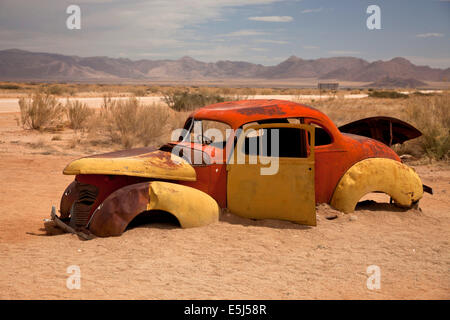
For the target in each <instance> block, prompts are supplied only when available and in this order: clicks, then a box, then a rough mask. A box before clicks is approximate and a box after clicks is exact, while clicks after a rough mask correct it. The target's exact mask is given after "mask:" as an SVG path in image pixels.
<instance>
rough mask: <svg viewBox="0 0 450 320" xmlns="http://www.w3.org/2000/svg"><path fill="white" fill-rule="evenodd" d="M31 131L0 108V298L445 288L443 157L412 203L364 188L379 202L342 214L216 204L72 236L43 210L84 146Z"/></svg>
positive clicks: (447, 231)
mask: <svg viewBox="0 0 450 320" xmlns="http://www.w3.org/2000/svg"><path fill="white" fill-rule="evenodd" d="M34 135H36V134H34ZM31 136H32V133H27V132H25V133H24V132H23V130H22V131H20V130H19V129H18V128H17V126H16V125H15V123H14V115H13V114H2V115H1V116H0V270H1V273H0V274H1V275H0V298H1V299H427V298H430V299H449V298H450V210H449V208H450V168H449V166H448V165H446V164H433V165H420V166H415V168H416V170H417V171H418V173H419V174H420V176H421V177H422V180H423V182H424V183H425V184H428V185H430V186H432V187H433V189H434V191H435V194H434V195H433V196H431V195H429V194H425V195H424V198H423V199H422V200H421V203H420V207H421V210H407V211H403V210H399V209H397V208H395V207H393V206H391V205H389V204H387V203H383V201H384V202H386V201H387V197H385V196H384V195H375V196H373V195H370V196H369V197H366V199H372V200H376V201H377V202H373V201H369V202H363V203H362V204H361V205H359V206H358V208H357V211H356V212H355V213H354V214H351V215H344V214H341V213H337V212H335V211H334V210H332V209H331V208H330V207H328V206H327V205H320V206H319V207H318V210H317V215H318V225H317V227H305V226H300V225H296V224H293V223H290V222H283V221H273V220H265V221H253V220H248V219H243V218H239V217H237V216H234V215H232V214H230V213H223V214H222V215H221V219H220V222H218V223H215V224H212V225H209V226H207V227H202V228H193V229H181V228H178V227H177V226H175V225H171V224H164V223H156V224H146V225H139V226H137V227H135V228H133V229H130V230H128V231H126V232H125V233H124V234H123V235H122V236H121V237H115V238H97V239H94V240H90V241H81V240H80V239H79V238H78V237H77V236H75V235H71V234H58V235H52V236H49V235H47V234H46V232H45V230H44V228H43V222H42V219H43V218H47V217H48V216H49V213H50V208H51V206H52V205H58V203H59V199H60V196H61V193H62V192H63V190H64V188H65V187H66V185H67V184H69V183H70V182H71V181H72V179H73V177H71V176H64V175H62V173H61V172H62V169H63V168H64V166H65V165H66V164H67V163H68V162H69V161H71V160H72V159H74V158H77V157H79V156H80V155H81V153H80V154H77V152H75V151H71V152H72V153H71V154H70V155H67V154H64V153H63V152H59V151H57V150H56V151H54V152H52V153H48V152H45V150H44V151H43V150H41V149H39V148H38V147H36V146H34V147H33V146H32V145H30V143H31V142H22V141H23V140H25V141H26V139H28V140H29V141H31V140H30V139H31ZM43 148H45V147H43ZM84 152H85V153H86V152H87V151H86V150H85V151H84ZM333 214H337V216H338V217H337V218H336V219H334V220H327V219H326V217H327V216H330V215H333ZM71 265H77V266H79V267H80V270H81V288H80V289H79V290H76V289H74V290H69V289H68V288H67V287H66V280H67V278H68V277H69V276H70V274H68V273H67V268H68V267H69V266H71ZM370 265H377V266H379V267H380V270H381V288H380V289H379V290H369V289H368V288H367V286H366V281H367V279H368V274H367V273H366V270H367V267H368V266H370Z"/></svg>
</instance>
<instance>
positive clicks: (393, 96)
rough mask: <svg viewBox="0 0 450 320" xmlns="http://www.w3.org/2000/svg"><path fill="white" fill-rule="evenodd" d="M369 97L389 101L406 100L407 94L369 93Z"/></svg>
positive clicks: (390, 92)
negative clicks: (387, 99)
mask: <svg viewBox="0 0 450 320" xmlns="http://www.w3.org/2000/svg"><path fill="white" fill-rule="evenodd" d="M369 97H372V98H389V99H401V98H405V99H406V98H408V95H407V94H403V93H400V92H397V91H371V92H369Z"/></svg>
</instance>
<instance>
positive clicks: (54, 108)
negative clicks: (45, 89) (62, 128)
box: [19, 91, 63, 130]
mask: <svg viewBox="0 0 450 320" xmlns="http://www.w3.org/2000/svg"><path fill="white" fill-rule="evenodd" d="M19 107H20V121H21V123H22V126H23V127H24V128H28V129H34V130H40V129H44V128H46V127H49V126H54V125H57V124H59V123H60V122H61V121H62V115H63V108H62V106H61V103H59V102H58V100H57V99H56V98H55V97H54V96H52V95H50V94H48V93H42V92H40V91H39V92H36V93H34V94H33V95H31V96H29V97H28V98H20V99H19Z"/></svg>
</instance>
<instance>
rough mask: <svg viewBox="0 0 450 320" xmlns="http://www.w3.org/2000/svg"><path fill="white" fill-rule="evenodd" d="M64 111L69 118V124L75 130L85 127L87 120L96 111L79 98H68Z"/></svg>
mask: <svg viewBox="0 0 450 320" xmlns="http://www.w3.org/2000/svg"><path fill="white" fill-rule="evenodd" d="M64 111H65V112H66V116H67V119H68V120H69V126H70V127H71V128H72V129H74V130H79V129H82V128H85V126H86V121H87V120H88V118H89V117H90V116H91V115H92V114H93V113H94V111H93V110H92V109H91V108H89V107H88V106H87V105H86V104H85V103H81V102H80V101H78V100H75V101H70V100H67V102H66V105H65V106H64Z"/></svg>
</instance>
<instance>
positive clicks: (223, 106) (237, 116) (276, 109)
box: [190, 99, 331, 128]
mask: <svg viewBox="0 0 450 320" xmlns="http://www.w3.org/2000/svg"><path fill="white" fill-rule="evenodd" d="M190 116H191V117H194V118H195V119H205V120H215V121H220V122H225V123H227V124H229V125H230V126H231V127H232V128H239V127H240V126H242V125H243V124H246V123H249V122H253V121H258V120H264V119H276V118H296V117H311V118H318V119H322V120H325V121H326V122H331V121H330V119H329V118H328V117H327V116H326V115H325V114H324V113H322V112H320V111H319V110H317V109H314V108H312V107H308V106H305V105H302V104H299V103H295V102H292V101H285V100H272V99H269V100H267V99H256V100H242V101H229V102H221V103H216V104H211V105H208V106H206V107H203V108H200V109H198V110H197V111H195V112H193V113H192V114H191V115H190Z"/></svg>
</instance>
